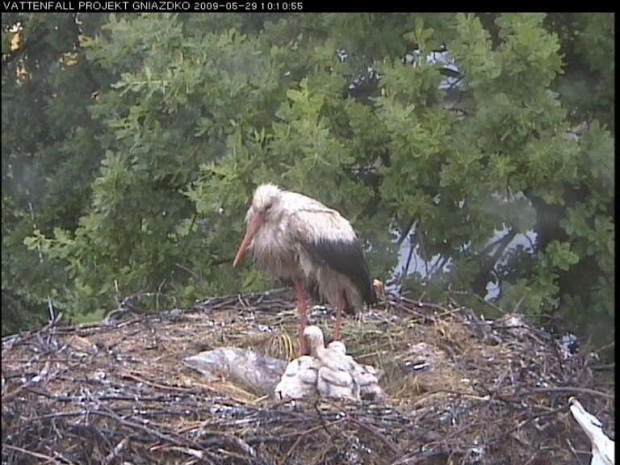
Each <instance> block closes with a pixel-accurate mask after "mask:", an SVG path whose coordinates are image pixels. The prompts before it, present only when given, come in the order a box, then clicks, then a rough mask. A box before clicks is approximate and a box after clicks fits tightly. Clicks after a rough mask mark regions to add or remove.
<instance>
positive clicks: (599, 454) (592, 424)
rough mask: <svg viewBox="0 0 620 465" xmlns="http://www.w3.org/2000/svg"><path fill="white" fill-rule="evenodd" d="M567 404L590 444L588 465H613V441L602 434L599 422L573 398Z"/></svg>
mask: <svg viewBox="0 0 620 465" xmlns="http://www.w3.org/2000/svg"><path fill="white" fill-rule="evenodd" d="M568 402H569V404H570V411H571V413H572V414H573V417H575V420H577V423H579V426H581V428H582V429H583V430H584V431H585V433H586V434H587V435H588V438H590V442H591V443H592V461H591V462H590V465H614V463H615V447H614V441H612V440H611V439H609V438H608V437H607V436H606V435H605V433H603V428H602V426H603V425H602V424H601V421H600V420H599V419H598V418H596V417H595V416H594V415H592V414H590V413H588V412H587V411H586V409H585V408H583V406H582V405H581V403H580V402H579V401H578V400H577V399H575V398H574V397H571V398H570V399H569V400H568Z"/></svg>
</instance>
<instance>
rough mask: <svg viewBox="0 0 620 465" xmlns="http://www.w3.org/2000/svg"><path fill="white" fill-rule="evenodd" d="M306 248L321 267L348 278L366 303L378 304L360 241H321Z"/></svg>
mask: <svg viewBox="0 0 620 465" xmlns="http://www.w3.org/2000/svg"><path fill="white" fill-rule="evenodd" d="M304 247H305V248H306V250H307V251H308V252H309V253H310V255H311V256H312V258H313V260H315V261H316V262H317V263H318V264H319V265H321V266H328V267H330V268H333V269H334V270H336V271H338V272H339V273H342V274H344V275H345V276H348V277H349V279H351V281H352V282H353V284H354V285H355V287H357V289H358V290H359V292H360V294H361V295H362V298H363V299H364V302H366V303H367V304H374V303H376V301H377V297H376V295H375V290H374V288H373V287H372V284H371V282H370V273H369V272H368V265H367V264H366V260H365V259H364V254H363V252H362V247H361V246H360V243H359V241H327V240H319V241H317V242H305V243H304Z"/></svg>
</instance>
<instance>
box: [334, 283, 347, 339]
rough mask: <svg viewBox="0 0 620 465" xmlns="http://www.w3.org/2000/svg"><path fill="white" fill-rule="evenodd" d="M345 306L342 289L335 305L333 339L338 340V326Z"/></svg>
mask: <svg viewBox="0 0 620 465" xmlns="http://www.w3.org/2000/svg"><path fill="white" fill-rule="evenodd" d="M346 306H347V298H346V297H345V295H344V291H341V292H340V295H339V298H338V305H337V306H336V330H335V331H334V340H335V341H339V340H340V339H341V338H340V326H341V324H342V312H343V311H344V309H345V307H346Z"/></svg>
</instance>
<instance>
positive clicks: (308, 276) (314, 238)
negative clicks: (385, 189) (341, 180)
mask: <svg viewBox="0 0 620 465" xmlns="http://www.w3.org/2000/svg"><path fill="white" fill-rule="evenodd" d="M246 222H247V230H246V234H245V237H244V238H243V240H242V242H241V244H240V246H239V249H238V250H237V254H236V256H235V260H234V263H233V264H234V265H235V266H236V265H237V264H238V263H239V262H240V261H241V259H242V258H243V256H244V254H245V252H246V251H247V250H248V249H250V250H251V251H252V253H253V256H254V260H255V262H256V263H257V265H258V266H259V267H260V268H262V269H264V270H266V271H267V272H269V273H270V274H271V275H272V277H274V278H277V279H282V280H284V281H287V282H292V283H293V286H294V287H295V292H296V296H297V303H298V309H299V311H300V313H301V330H300V338H301V339H302V341H303V338H302V337H301V336H302V334H303V328H304V327H305V325H306V322H307V317H306V309H307V296H306V290H307V289H308V288H311V289H314V288H317V287H318V290H319V292H320V294H321V295H322V296H323V297H324V298H325V299H327V300H328V301H329V303H330V304H331V305H332V306H334V307H336V309H337V321H336V330H335V334H334V338H335V339H340V321H341V312H342V311H353V310H354V309H356V308H361V307H362V306H363V305H364V303H369V304H370V303H373V302H374V301H375V294H374V289H373V287H372V285H371V282H370V277H369V273H368V267H367V266H366V262H365V260H364V256H363V254H362V249H361V246H360V244H359V241H358V239H357V236H356V234H355V231H354V230H353V227H352V226H351V224H350V223H349V222H348V221H347V220H346V219H345V218H343V217H342V216H341V215H340V213H338V212H337V211H336V210H332V209H331V208H328V207H326V206H325V205H323V204H322V203H320V202H318V201H316V200H314V199H312V198H310V197H306V196H305V195H301V194H298V193H295V192H289V191H285V190H282V189H280V188H279V187H277V186H275V185H273V184H263V185H261V186H259V187H258V188H257V189H256V191H255V192H254V197H253V200H252V205H251V206H250V208H249V209H248V212H247V215H246ZM301 346H302V348H303V350H302V353H307V350H306V348H305V347H303V342H302V343H301Z"/></svg>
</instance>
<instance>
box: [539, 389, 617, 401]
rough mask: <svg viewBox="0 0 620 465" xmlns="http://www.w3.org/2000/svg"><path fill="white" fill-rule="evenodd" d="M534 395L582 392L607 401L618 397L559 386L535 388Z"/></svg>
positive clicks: (592, 390) (590, 390)
mask: <svg viewBox="0 0 620 465" xmlns="http://www.w3.org/2000/svg"><path fill="white" fill-rule="evenodd" d="M531 392H532V393H544V392H581V393H583V394H591V395H593V396H599V397H605V398H606V399H615V398H616V397H615V396H614V395H612V394H608V393H606V392H601V391H596V390H594V389H588V388H580V387H576V386H558V387H548V388H534V389H532V390H531Z"/></svg>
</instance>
